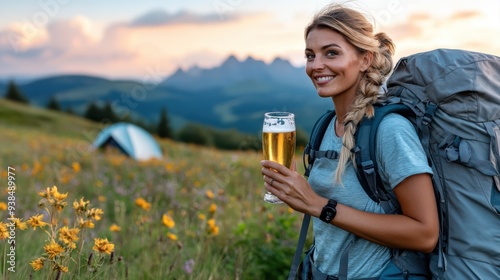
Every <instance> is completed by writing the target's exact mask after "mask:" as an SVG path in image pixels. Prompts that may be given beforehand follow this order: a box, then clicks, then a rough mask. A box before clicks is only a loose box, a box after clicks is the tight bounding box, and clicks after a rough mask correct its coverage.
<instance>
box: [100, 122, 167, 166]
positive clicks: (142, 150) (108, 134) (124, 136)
mask: <svg viewBox="0 0 500 280" xmlns="http://www.w3.org/2000/svg"><path fill="white" fill-rule="evenodd" d="M92 145H93V146H94V147H95V148H101V147H106V146H113V147H116V148H118V149H119V150H120V151H122V152H123V153H124V154H126V155H128V156H130V157H131V158H133V159H135V160H148V159H151V158H162V152H161V149H160V146H159V145H158V143H157V142H156V141H155V139H154V138H153V137H152V136H151V134H149V133H148V132H147V131H146V130H144V129H142V128H140V127H138V126H136V125H134V124H131V123H124V122H121V123H116V124H113V125H111V126H108V127H106V128H105V129H103V130H102V131H101V133H99V135H97V138H96V139H95V141H94V143H93V144H92Z"/></svg>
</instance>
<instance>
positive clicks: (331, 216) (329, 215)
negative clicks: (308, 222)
mask: <svg viewBox="0 0 500 280" xmlns="http://www.w3.org/2000/svg"><path fill="white" fill-rule="evenodd" d="M332 219H333V211H332V210H331V209H328V212H326V216H325V220H327V221H331V220H332Z"/></svg>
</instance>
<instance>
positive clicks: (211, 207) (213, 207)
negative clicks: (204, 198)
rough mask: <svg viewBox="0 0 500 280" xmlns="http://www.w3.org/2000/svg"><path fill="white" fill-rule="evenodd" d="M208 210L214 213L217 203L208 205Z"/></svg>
mask: <svg viewBox="0 0 500 280" xmlns="http://www.w3.org/2000/svg"><path fill="white" fill-rule="evenodd" d="M208 211H209V212H210V213H212V214H213V213H215V211H217V205H216V204H215V203H212V205H210V208H209V209H208Z"/></svg>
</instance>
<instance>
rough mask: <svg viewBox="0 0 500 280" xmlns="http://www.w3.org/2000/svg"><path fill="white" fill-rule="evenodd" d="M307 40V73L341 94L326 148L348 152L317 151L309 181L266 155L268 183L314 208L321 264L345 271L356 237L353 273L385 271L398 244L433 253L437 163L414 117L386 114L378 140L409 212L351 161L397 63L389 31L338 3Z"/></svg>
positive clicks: (323, 92) (326, 90) (298, 206)
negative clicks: (391, 206)
mask: <svg viewBox="0 0 500 280" xmlns="http://www.w3.org/2000/svg"><path fill="white" fill-rule="evenodd" d="M305 43H306V48H305V57H306V60H307V64H306V73H307V75H308V76H309V78H310V79H311V81H312V83H313V84H314V86H315V87H316V90H317V92H318V95H319V96H320V97H326V98H331V99H332V101H333V105H334V107H335V111H336V116H337V117H336V118H334V119H333V120H332V122H331V124H330V126H329V128H328V129H327V131H326V133H325V136H324V138H323V141H322V143H321V150H337V151H339V152H340V157H339V159H338V160H331V159H326V158H319V159H316V161H315V163H314V166H313V169H312V170H311V173H310V176H309V179H308V181H306V179H304V178H303V177H302V176H301V175H300V174H299V173H297V172H296V170H295V167H294V166H293V167H292V169H291V170H290V169H288V168H286V167H285V166H283V165H280V164H278V163H275V162H271V161H262V162H261V165H262V167H263V168H262V174H263V175H264V176H263V177H264V182H265V188H266V189H267V190H268V191H270V192H271V193H273V194H275V195H276V196H277V197H278V198H279V199H281V200H282V201H284V202H285V203H286V204H288V205H289V206H290V207H291V208H293V209H294V210H296V211H299V212H302V213H304V214H309V215H311V216H312V217H313V230H314V251H313V253H312V258H311V260H312V263H313V265H314V268H315V269H317V270H318V271H320V272H321V273H324V274H326V275H333V276H338V274H339V269H340V259H341V255H342V252H343V251H344V250H345V248H346V246H348V244H349V243H350V242H351V241H355V242H354V243H353V244H352V247H351V249H350V250H349V258H348V268H349V270H348V276H349V279H361V278H377V277H379V276H380V275H381V274H382V273H383V271H384V269H385V268H386V267H387V266H388V265H389V263H390V260H391V248H398V249H406V250H415V251H421V252H431V251H432V250H433V249H434V247H435V245H436V242H437V239H438V233H439V229H438V216H437V209H436V202H435V197H434V192H433V187H432V181H431V175H432V170H431V168H430V167H429V166H428V164H427V160H426V156H425V153H424V151H423V148H422V146H421V144H420V141H419V139H418V137H417V135H416V132H415V131H414V129H413V127H412V124H411V123H410V122H409V121H408V120H406V119H405V118H404V117H402V116H399V115H396V114H391V115H389V116H387V117H386V118H384V120H383V121H382V123H381V124H380V127H379V130H378V134H377V140H376V141H377V152H376V159H377V162H378V166H379V169H380V170H379V174H380V176H381V178H382V180H383V182H384V184H387V185H388V186H390V187H391V188H392V189H393V190H394V193H395V195H396V197H397V199H398V201H399V203H400V205H401V210H402V214H401V215H387V214H384V211H383V209H382V207H381V206H380V205H379V204H377V203H375V202H374V201H372V200H371V199H370V198H369V197H368V196H367V195H366V193H365V192H364V191H363V189H362V187H361V185H360V183H359V181H358V179H357V177H356V173H355V169H354V167H353V163H352V162H353V160H354V158H353V154H352V153H351V149H352V148H353V147H354V133H355V132H356V126H357V124H358V123H359V122H360V120H361V119H362V118H363V117H364V116H368V117H371V116H373V115H374V108H373V105H372V104H374V103H375V102H377V101H378V99H379V98H380V96H379V91H380V87H381V86H382V84H383V82H384V81H385V79H386V78H387V76H388V74H389V73H390V71H391V69H392V67H393V62H392V55H393V53H394V45H393V43H392V40H391V39H390V38H389V37H388V36H387V35H386V34H384V33H378V34H373V28H372V25H371V24H370V22H369V21H368V20H367V19H366V18H365V17H364V16H363V15H362V14H361V13H359V12H357V11H355V10H352V9H348V8H345V7H341V6H338V5H337V6H332V7H327V9H325V10H324V11H322V12H321V13H319V14H318V15H316V16H315V18H314V19H313V21H312V22H311V23H310V24H309V25H308V26H307V28H306V30H305ZM327 204H329V206H330V208H332V207H333V208H335V209H336V214H335V215H333V217H332V215H330V217H324V216H325V215H324V214H323V216H321V214H322V211H323V208H324V207H325V206H326V205H327ZM335 204H336V205H335ZM320 216H321V219H319V217H320ZM332 218H333V219H332ZM358 238H359V239H358ZM304 261H307V260H304Z"/></svg>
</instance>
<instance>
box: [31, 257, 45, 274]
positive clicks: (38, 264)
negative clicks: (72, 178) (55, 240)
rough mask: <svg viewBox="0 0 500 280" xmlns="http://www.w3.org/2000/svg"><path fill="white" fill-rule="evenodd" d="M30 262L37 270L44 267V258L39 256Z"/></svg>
mask: <svg viewBox="0 0 500 280" xmlns="http://www.w3.org/2000/svg"><path fill="white" fill-rule="evenodd" d="M30 264H31V267H33V269H34V270H35V271H37V270H40V269H42V268H43V258H38V259H36V260H33V261H31V262H30Z"/></svg>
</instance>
